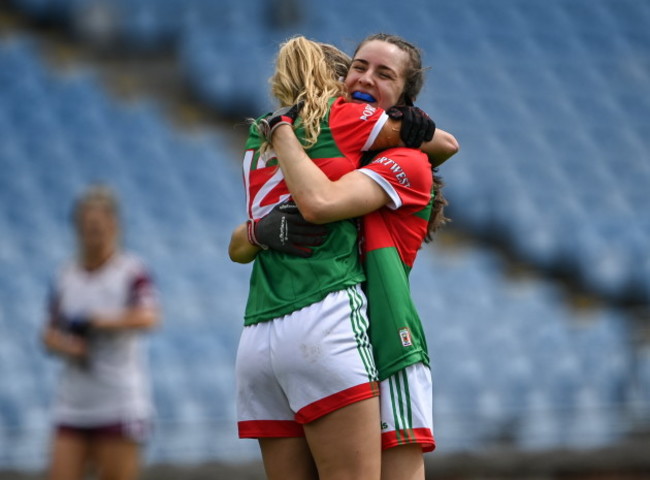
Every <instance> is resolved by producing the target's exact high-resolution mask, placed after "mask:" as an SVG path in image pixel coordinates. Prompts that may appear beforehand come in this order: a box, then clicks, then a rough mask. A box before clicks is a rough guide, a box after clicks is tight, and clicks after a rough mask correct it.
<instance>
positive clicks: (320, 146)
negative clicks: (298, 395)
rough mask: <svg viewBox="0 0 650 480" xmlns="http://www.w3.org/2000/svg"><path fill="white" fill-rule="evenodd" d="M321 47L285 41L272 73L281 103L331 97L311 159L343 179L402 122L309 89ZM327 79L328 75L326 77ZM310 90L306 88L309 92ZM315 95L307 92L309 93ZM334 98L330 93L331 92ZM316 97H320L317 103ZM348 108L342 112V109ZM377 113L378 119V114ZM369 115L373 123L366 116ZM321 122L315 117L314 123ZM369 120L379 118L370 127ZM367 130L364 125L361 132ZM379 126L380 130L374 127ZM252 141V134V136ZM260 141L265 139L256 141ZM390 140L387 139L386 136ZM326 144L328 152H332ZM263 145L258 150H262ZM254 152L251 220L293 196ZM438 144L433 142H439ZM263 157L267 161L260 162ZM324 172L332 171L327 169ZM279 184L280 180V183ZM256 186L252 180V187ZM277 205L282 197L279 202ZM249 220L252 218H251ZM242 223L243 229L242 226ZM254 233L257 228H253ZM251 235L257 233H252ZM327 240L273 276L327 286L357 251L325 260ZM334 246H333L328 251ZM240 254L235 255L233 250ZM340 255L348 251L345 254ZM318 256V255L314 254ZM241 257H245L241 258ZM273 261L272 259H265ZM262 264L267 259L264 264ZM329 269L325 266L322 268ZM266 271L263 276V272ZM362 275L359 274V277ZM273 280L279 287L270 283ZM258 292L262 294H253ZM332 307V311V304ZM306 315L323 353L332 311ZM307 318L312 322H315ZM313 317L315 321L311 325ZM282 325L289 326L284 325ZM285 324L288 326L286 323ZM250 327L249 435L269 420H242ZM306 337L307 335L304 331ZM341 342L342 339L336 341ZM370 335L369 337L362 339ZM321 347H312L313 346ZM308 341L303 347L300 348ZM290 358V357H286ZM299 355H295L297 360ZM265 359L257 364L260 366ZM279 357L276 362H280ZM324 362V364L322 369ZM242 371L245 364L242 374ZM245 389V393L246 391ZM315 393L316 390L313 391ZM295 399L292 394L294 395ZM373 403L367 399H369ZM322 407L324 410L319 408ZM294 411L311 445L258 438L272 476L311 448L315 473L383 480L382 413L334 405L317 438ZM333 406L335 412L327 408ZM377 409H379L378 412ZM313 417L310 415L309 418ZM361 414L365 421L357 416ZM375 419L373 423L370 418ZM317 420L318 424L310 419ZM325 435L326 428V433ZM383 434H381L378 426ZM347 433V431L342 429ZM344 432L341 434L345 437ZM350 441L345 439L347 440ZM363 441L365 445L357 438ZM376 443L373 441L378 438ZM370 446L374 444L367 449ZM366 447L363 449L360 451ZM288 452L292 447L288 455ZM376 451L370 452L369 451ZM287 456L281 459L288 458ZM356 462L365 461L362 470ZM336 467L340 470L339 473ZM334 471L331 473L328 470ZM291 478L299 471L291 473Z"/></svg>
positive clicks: (289, 283)
mask: <svg viewBox="0 0 650 480" xmlns="http://www.w3.org/2000/svg"><path fill="white" fill-rule="evenodd" d="M322 55H323V54H322V47H320V48H319V46H318V45H317V44H314V43H313V42H308V41H307V40H306V39H304V38H297V39H293V40H291V41H289V42H287V44H286V45H284V46H283V48H282V49H281V51H280V55H279V57H278V68H277V74H276V76H275V77H274V83H273V85H274V93H275V94H276V96H277V97H278V98H279V99H280V101H281V103H282V104H284V105H288V104H292V103H295V102H297V101H300V100H303V98H304V97H307V98H308V99H311V98H314V99H316V101H317V99H319V98H324V100H325V101H327V104H328V105H331V107H330V108H329V109H327V108H325V109H323V110H324V111H325V116H324V115H323V113H319V114H317V115H313V116H312V117H311V118H314V117H315V120H317V121H318V123H317V124H318V125H320V127H321V128H320V132H319V133H318V134H317V135H316V139H315V141H314V143H313V144H312V147H311V148H310V150H309V152H310V155H311V156H312V158H313V159H314V161H315V162H316V163H320V165H321V168H323V169H324V170H326V169H327V168H328V166H331V165H333V164H335V163H338V164H339V165H343V171H342V170H341V168H340V167H339V169H338V171H337V172H336V173H335V178H338V177H339V176H340V175H342V174H343V173H345V169H347V171H350V169H351V168H350V167H351V165H350V162H349V160H350V158H353V159H354V161H353V162H352V168H354V167H355V166H356V165H357V164H358V159H359V157H360V152H361V150H363V149H364V147H365V149H368V148H369V146H370V147H373V148H376V147H377V146H378V144H379V145H381V142H382V140H381V138H382V136H381V135H379V136H378V134H377V133H376V132H377V131H382V130H385V128H384V127H386V126H388V129H387V132H386V133H387V134H388V135H387V137H388V138H391V136H392V140H389V141H392V142H394V143H393V144H397V143H398V140H399V139H398V138H397V136H396V134H395V132H398V133H399V123H397V127H398V128H395V123H394V122H392V121H391V122H390V123H389V122H388V119H387V118H386V114H385V113H383V111H381V110H379V109H376V108H374V107H371V106H368V105H354V104H349V103H345V102H344V101H343V100H342V99H338V100H336V101H333V99H330V100H328V97H327V96H323V95H322V93H319V92H318V91H317V90H316V91H315V92H313V91H310V87H313V81H312V82H311V84H310V83H309V82H310V80H309V79H303V78H302V77H304V76H305V72H309V74H310V75H311V74H312V72H314V71H315V70H314V65H318V64H319V61H318V60H319V57H322ZM323 63H324V62H323V60H320V64H321V65H322V64H323ZM325 77H326V78H327V75H326V76H325ZM332 77H333V75H331V74H330V75H329V80H332V79H333V78H332ZM335 85H336V89H338V91H337V90H335V92H336V93H337V94H339V95H340V93H341V91H340V86H339V85H338V83H335ZM296 87H302V88H296ZM305 92H307V94H305ZM310 94H311V95H312V97H310V96H309V95H310ZM330 96H333V95H330ZM314 103H316V102H314ZM309 104H310V102H309V101H307V102H306V103H305V107H307V108H308V107H309ZM346 111H347V112H348V113H345V112H346ZM308 118H310V116H309V114H308V113H307V114H305V110H304V109H303V119H308ZM375 119H378V121H377V120H375ZM369 120H370V122H369ZM379 121H381V122H382V123H383V124H382V125H381V129H379V128H378V127H377V125H376V123H378V122H379ZM304 123H305V122H304V120H303V128H305V127H304ZM314 123H316V122H314ZM372 123H375V125H373V124H372ZM354 128H357V129H358V130H357V131H355V130H354ZM364 129H366V130H365V131H364ZM367 131H370V135H374V136H375V139H374V140H372V141H371V138H372V137H368V135H367V134H366V136H365V137H363V136H362V137H359V133H361V134H362V135H364V134H365V132H367ZM254 132H255V130H253V132H252V137H254ZM373 132H375V133H373ZM298 134H299V135H301V138H305V136H304V131H300V130H299V132H298ZM249 140H250V139H249ZM257 141H258V143H259V142H260V140H257ZM384 141H385V140H384ZM336 146H340V147H341V149H342V150H343V151H341V150H338V148H334V149H333V147H336ZM328 148H329V150H328ZM257 150H259V149H257ZM257 150H252V149H249V150H248V151H247V154H246V156H245V166H244V173H245V178H246V179H247V187H248V188H247V192H248V193H249V203H248V204H249V215H250V216H251V218H252V219H253V221H254V220H255V219H256V218H257V217H256V215H255V213H256V212H255V208H258V209H259V208H260V207H261V206H263V205H266V206H267V212H268V211H269V210H270V209H272V208H273V206H274V204H272V203H271V202H270V201H269V200H268V196H269V195H271V196H272V198H275V199H276V200H277V201H280V200H284V199H286V198H287V197H288V192H287V191H286V186H285V185H284V181H283V180H281V177H277V175H278V173H279V171H278V170H277V168H276V167H275V166H276V165H277V160H275V155H274V154H273V153H272V152H270V154H268V155H267V156H266V157H263V154H262V155H260V156H259V157H257V158H256V157H255V153H257ZM434 150H435V148H434ZM332 154H334V155H336V157H332ZM342 154H345V155H346V156H347V157H348V159H347V160H348V161H347V162H346V161H343V162H341V160H342V159H341V158H340V155H342ZM260 158H261V159H262V161H260ZM269 166H270V167H272V168H271V170H270V171H269V172H267V178H271V177H272V176H276V178H277V179H278V180H279V181H278V183H271V185H269V183H268V182H267V183H264V182H260V181H259V179H258V180H257V182H256V180H255V178H254V177H253V174H258V176H259V174H260V172H257V170H259V169H260V167H262V168H267V169H268V168H269ZM326 173H327V172H326ZM280 185H281V186H280ZM251 186H253V187H252V188H251ZM259 192H264V195H261V196H260V193H259ZM251 198H254V199H257V203H256V201H255V200H254V201H251ZM276 203H277V202H276ZM249 225H250V223H249ZM242 228H243V227H242ZM252 230H253V232H252V233H254V232H255V229H252ZM331 233H333V234H332V235H331V236H328V240H330V239H333V238H334V237H335V236H337V235H340V231H338V232H331ZM241 234H242V229H239V231H238V232H236V234H235V236H234V237H233V238H235V237H237V235H241ZM354 237H355V239H354V242H356V236H354ZM346 238H347V241H349V240H350V237H349V236H348V237H346ZM253 240H254V239H253ZM328 240H326V243H325V244H324V245H322V246H319V247H315V248H314V255H313V257H311V258H310V259H309V260H304V259H301V260H302V263H300V261H299V260H298V259H297V258H296V257H294V261H296V262H298V263H297V265H300V266H301V270H300V271H298V270H296V271H295V272H294V271H293V270H287V268H286V266H285V268H283V270H282V271H280V272H279V274H278V278H276V279H275V282H277V283H280V284H284V285H285V287H286V288H287V289H290V290H292V292H294V290H295V289H296V285H306V286H309V285H313V284H315V283H316V284H322V283H323V279H327V278H328V277H327V275H328V272H330V273H329V274H331V272H332V270H333V267H334V270H336V261H339V262H340V259H341V258H349V255H350V254H352V256H356V252H355V247H354V245H349V243H348V244H347V245H344V247H345V248H343V249H341V248H339V247H340V246H341V244H340V243H339V244H338V245H336V248H335V249H334V252H336V253H335V254H336V256H337V257H338V258H337V259H336V261H335V262H334V264H333V262H332V258H331V255H330V258H329V259H328V258H327V256H323V255H322V252H327V251H328V250H327V248H328V246H327V241H328ZM331 247H332V246H331V245H330V246H329V248H330V249H331ZM233 252H235V253H233ZM269 253H270V251H263V252H261V253H260V255H258V256H257V259H256V264H255V267H257V266H258V265H260V260H264V258H265V257H266V255H268V254H269ZM342 253H345V255H343V254H342ZM274 254H275V255H276V256H280V258H282V259H283V261H285V262H286V261H287V260H288V258H290V257H288V256H287V255H284V254H278V253H277V252H276V253H274ZM231 256H233V257H234V258H239V257H237V254H236V249H235V250H233V249H231ZM315 257H318V258H315ZM239 260H240V261H241V258H239ZM323 261H326V262H327V263H326V264H323V263H322V262H323ZM267 263H268V262H267ZM310 263H313V264H317V265H319V268H320V269H319V270H314V269H313V267H310ZM262 265H263V264H262ZM255 267H254V272H253V279H252V280H251V286H252V288H254V287H255V286H256V284H258V283H259V280H258V279H256V278H255V276H256V272H255ZM323 268H324V269H323ZM262 269H263V271H264V272H266V273H268V272H271V271H273V269H272V268H263V267H262V268H261V269H258V272H259V271H260V270H262ZM301 273H302V275H304V277H303V278H301V277H300V275H301ZM334 274H335V275H336V278H337V281H340V279H342V278H345V277H344V276H341V275H340V271H339V272H337V271H335V272H334ZM259 276H261V275H258V277H259ZM356 278H358V277H355V280H356ZM270 286H271V285H269V284H268V282H267V285H266V288H269V287H270ZM273 286H276V285H273ZM277 290H279V288H276V291H277ZM257 294H262V296H264V292H263V291H261V290H260V289H257ZM256 296H257V295H256ZM251 298H253V297H252V296H251V297H249V305H248V306H249V307H250V306H251ZM254 301H255V302H258V299H257V298H255V300H254ZM291 308H295V302H293V305H292V307H291ZM249 311H250V309H249V308H247V312H249ZM330 311H331V309H330ZM302 313H306V315H304V316H303V318H301V323H300V326H301V328H305V329H307V330H309V331H311V330H313V328H314V326H316V327H320V328H316V332H317V335H319V336H320V338H319V339H318V342H320V343H322V344H324V345H325V347H323V346H322V345H317V344H314V345H312V346H311V347H312V349H311V350H313V351H318V352H319V356H321V355H320V354H321V350H322V351H325V352H326V351H328V347H327V335H325V336H324V337H323V336H322V332H329V331H330V329H329V328H325V329H323V327H327V325H328V324H327V322H328V321H330V320H329V319H328V316H330V315H331V314H329V313H327V312H324V311H323V309H322V308H319V310H316V311H311V312H302ZM274 322H278V320H274ZM309 322H312V324H310V323H309ZM313 322H315V323H313ZM278 323H280V324H287V323H288V322H287V321H286V318H283V319H282V321H281V322H278ZM289 325H292V328H294V329H295V328H296V325H295V324H289ZM283 326H284V325H283ZM287 328H288V327H287ZM247 329H250V327H246V328H245V330H244V334H243V336H242V345H244V348H241V347H240V353H239V354H238V378H240V385H242V384H243V385H244V387H240V388H239V402H238V403H239V407H240V436H243V437H246V436H250V437H257V438H260V437H262V435H263V434H264V433H265V432H261V431H258V432H257V433H255V432H249V431H247V430H248V427H250V426H255V427H259V426H260V425H262V424H264V422H260V421H250V420H249V421H246V420H243V421H242V416H243V417H244V418H245V417H246V415H242V411H244V410H246V408H242V404H243V403H246V402H245V401H242V399H244V400H246V399H249V398H250V397H252V395H250V394H246V391H247V389H246V382H245V381H241V379H242V378H244V379H245V377H246V376H247V375H246V374H247V373H248V372H246V371H245V370H244V369H242V368H241V367H240V364H242V363H243V364H247V363H249V358H248V357H249V355H246V356H245V359H246V361H245V362H244V361H240V360H242V359H243V358H244V355H242V351H247V350H249V348H247V347H246V345H247V343H248V342H247V341H246V340H245V337H246V336H248V337H250V336H251V334H250V333H247ZM283 332H284V333H286V330H283ZM305 335H307V332H304V331H299V332H298V333H297V334H296V336H295V337H294V338H295V339H296V340H295V341H296V342H297V343H301V338H302V336H305ZM307 338H308V339H309V336H307ZM339 341H340V339H339ZM364 341H365V340H364ZM258 343H261V342H258ZM314 346H316V348H315V349H314V348H313V347H314ZM302 347H304V345H303V346H301V348H302ZM302 353H303V356H304V349H303V352H302ZM285 356H286V355H285ZM340 356H341V355H340V354H339V353H338V352H337V353H336V355H333V356H332V357H330V358H327V365H325V364H323V365H322V366H321V368H320V370H313V369H312V370H307V372H308V373H309V375H310V378H309V380H310V381H311V382H314V381H315V382H317V383H318V384H319V388H321V389H322V388H323V385H327V380H328V378H327V376H323V375H319V371H320V372H325V373H326V374H328V375H331V373H332V372H336V374H337V376H340V375H341V372H339V371H338V368H339V367H338V366H337V365H343V364H342V363H341V358H338V357H340ZM296 357H298V358H296ZM292 359H293V363H291V364H289V365H288V368H287V370H286V371H283V372H281V374H282V375H286V377H288V378H299V376H298V372H299V371H300V368H299V363H298V362H299V361H300V360H301V358H300V357H299V356H294V357H293V358H292ZM260 361H261V362H265V361H266V362H267V363H273V359H271V361H270V362H269V360H268V359H266V358H262V359H260ZM259 363H260V362H257V364H258V365H259ZM276 363H279V362H276ZM322 367H325V368H322ZM344 369H347V370H350V369H349V368H346V367H345V366H344ZM242 370H244V371H243V372H242ZM249 376H251V377H252V378H255V377H254V375H251V374H249ZM269 376H278V373H277V372H275V371H274V372H272V374H270V375H269ZM255 386H256V387H257V388H258V389H259V390H261V389H262V388H266V390H267V391H268V390H269V386H268V385H263V386H260V381H259V379H257V381H256V382H255ZM298 388H300V389H303V388H304V389H307V390H310V388H311V387H309V385H305V384H304V382H303V384H301V385H299V387H298ZM279 390H282V391H283V393H284V394H287V391H290V390H291V388H287V387H284V386H281V387H280V388H279ZM242 391H243V392H244V394H242ZM316 391H318V390H317V389H316ZM341 393H343V391H342V392H339V393H335V394H330V397H329V400H328V401H332V400H336V398H337V396H339V395H340V394H341ZM290 402H291V400H290ZM318 403H319V401H318V400H317V401H316V402H315V404H316V405H317V404H318ZM362 403H364V402H359V404H362ZM366 403H368V402H366ZM357 407H359V408H361V405H358V406H357ZM303 409H304V410H306V411H309V410H311V409H312V408H305V407H303ZM314 410H316V411H318V410H319V409H318V408H317V409H314ZM287 411H288V412H289V413H288V414H287V417H288V418H292V417H295V418H296V419H297V420H298V421H300V422H301V423H303V424H304V425H303V429H304V433H305V435H306V438H307V443H308V448H309V450H307V444H306V443H305V441H304V440H303V439H302V438H301V437H300V436H296V437H289V438H285V439H282V441H280V439H279V438H278V437H280V435H281V434H282V433H283V432H278V431H276V432H274V433H273V432H272V433H270V434H268V436H270V437H271V438H272V440H271V439H270V438H266V439H262V440H261V441H260V444H261V445H262V454H263V458H264V462H265V466H266V468H267V474H268V475H269V476H270V477H272V478H273V474H274V473H277V478H280V477H282V478H288V477H287V476H286V475H287V474H289V473H288V472H293V473H296V471H297V469H296V459H297V458H309V455H307V456H306V457H305V455H304V454H308V453H309V452H311V453H312V454H313V456H314V459H315V461H316V465H317V467H318V473H319V475H320V478H378V477H376V474H377V473H378V470H377V468H378V464H379V459H378V458H377V456H378V450H377V449H376V446H375V447H373V444H374V442H372V438H373V435H372V432H373V431H374V430H375V429H374V427H373V425H372V422H373V421H375V422H376V423H377V424H379V418H378V416H377V417H375V418H374V419H372V418H370V417H372V416H373V415H364V416H359V415H358V414H356V412H354V410H352V409H351V407H350V406H348V407H343V408H340V409H336V410H335V412H334V413H330V414H327V415H325V416H322V417H320V416H319V417H318V422H319V423H321V424H322V425H324V426H325V427H324V428H323V429H322V430H326V429H327V430H330V432H332V433H333V434H334V437H333V438H332V437H331V436H330V437H328V435H321V436H323V437H324V438H329V440H328V441H327V442H324V443H323V442H320V439H319V438H318V435H316V436H314V435H313V434H312V433H311V430H312V427H313V424H312V422H309V421H305V420H306V419H305V418H303V415H302V410H301V409H298V410H297V414H296V409H295V408H293V407H291V408H289V409H287ZM330 411H332V410H330ZM348 411H349V413H351V414H352V415H347V413H348ZM321 413H327V411H325V410H323V411H321V412H318V414H319V415H320V414H321ZM375 413H376V412H375ZM337 418H338V419H344V418H347V420H344V421H343V422H337V421H336V420H337ZM307 420H308V419H307ZM360 420H363V421H360ZM369 422H370V423H369ZM286 423H289V422H288V421H286V420H285V424H286ZM313 423H316V422H313ZM266 425H267V426H268V425H272V422H266ZM342 429H347V430H345V431H347V432H348V433H347V434H344V433H345V431H344V430H342ZM300 433H301V432H300V429H295V430H294V431H286V432H284V434H285V435H287V436H289V435H300ZM321 433H322V432H321ZM376 433H377V435H378V432H376ZM343 434H344V435H343ZM341 435H343V437H342V436H341ZM343 440H346V441H343ZM359 442H360V443H359ZM374 445H376V444H374ZM369 447H370V450H369ZM360 449H361V450H360ZM273 451H279V452H284V454H280V455H271V452H273ZM361 451H365V453H364V454H361ZM287 452H288V453H287ZM301 453H302V454H303V456H300V454H301ZM350 453H352V457H350ZM370 455H372V456H370ZM283 459H284V463H283ZM359 467H362V468H361V469H359ZM355 470H356V471H357V473H353V472H354V471H355ZM302 471H303V472H304V475H301V476H296V477H295V478H315V477H314V476H313V475H314V472H313V471H312V472H310V471H309V467H308V464H305V468H304V469H302ZM336 472H338V473H336ZM330 474H331V477H329V476H328V475H330ZM292 478H294V477H292Z"/></svg>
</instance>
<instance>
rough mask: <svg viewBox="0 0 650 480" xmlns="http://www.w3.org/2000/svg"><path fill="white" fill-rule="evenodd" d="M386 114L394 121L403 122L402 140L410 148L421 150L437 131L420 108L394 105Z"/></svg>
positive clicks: (433, 123)
mask: <svg viewBox="0 0 650 480" xmlns="http://www.w3.org/2000/svg"><path fill="white" fill-rule="evenodd" d="M386 114H387V115H388V116H389V117H390V118H392V119H393V120H401V121H402V127H401V129H400V134H399V136H400V138H401V139H402V142H404V145H406V146H407V147H409V148H420V145H422V142H428V141H429V140H431V139H432V138H433V134H434V133H435V131H436V124H435V122H434V121H433V120H432V119H431V117H429V115H427V114H426V112H424V111H423V110H421V109H419V108H418V107H413V106H408V105H394V106H392V107H390V108H389V109H388V110H387V111H386Z"/></svg>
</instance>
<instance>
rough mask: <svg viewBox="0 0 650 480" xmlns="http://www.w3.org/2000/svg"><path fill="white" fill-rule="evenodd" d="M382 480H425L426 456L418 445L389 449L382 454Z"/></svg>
mask: <svg viewBox="0 0 650 480" xmlns="http://www.w3.org/2000/svg"><path fill="white" fill-rule="evenodd" d="M381 480H424V456H423V455H422V447H421V446H420V445H418V444H411V445H402V446H399V447H393V448H389V449H387V450H384V451H383V452H382V454H381Z"/></svg>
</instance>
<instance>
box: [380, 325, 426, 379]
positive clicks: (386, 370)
mask: <svg viewBox="0 0 650 480" xmlns="http://www.w3.org/2000/svg"><path fill="white" fill-rule="evenodd" d="M370 321H371V322H372V319H371V320H370ZM375 361H376V355H375ZM416 363H422V364H424V365H425V366H426V367H429V355H428V354H427V353H426V352H425V351H423V350H418V351H416V352H412V353H409V354H408V355H404V356H401V357H399V358H398V359H397V360H394V361H393V362H391V363H389V364H388V365H387V366H383V367H382V366H379V365H377V370H379V381H380V382H381V381H384V380H386V379H387V378H388V377H391V376H393V375H394V374H396V373H397V372H399V371H400V370H404V369H405V368H406V367H410V366H411V365H415V364H416Z"/></svg>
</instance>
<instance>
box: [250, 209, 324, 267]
mask: <svg viewBox="0 0 650 480" xmlns="http://www.w3.org/2000/svg"><path fill="white" fill-rule="evenodd" d="M247 232H248V241H249V242H250V243H251V244H253V245H257V246H258V247H261V248H263V249H265V250H267V249H271V250H275V251H278V252H282V253H287V254H289V255H296V256H298V257H302V258H308V257H311V255H312V253H313V252H312V248H311V247H315V246H318V245H321V244H322V243H323V242H324V241H325V236H326V235H327V228H326V227H325V226H323V225H316V224H313V223H309V222H308V221H307V220H305V219H304V218H303V216H302V215H301V214H300V211H299V210H298V207H297V206H296V204H295V203H293V202H292V201H286V202H284V203H281V204H279V205H277V206H276V207H275V208H274V209H273V210H271V211H270V212H269V214H268V215H266V216H265V217H263V218H260V219H259V220H249V221H248V222H247Z"/></svg>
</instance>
